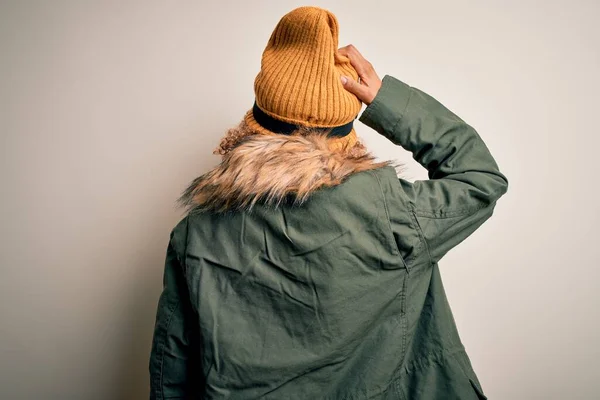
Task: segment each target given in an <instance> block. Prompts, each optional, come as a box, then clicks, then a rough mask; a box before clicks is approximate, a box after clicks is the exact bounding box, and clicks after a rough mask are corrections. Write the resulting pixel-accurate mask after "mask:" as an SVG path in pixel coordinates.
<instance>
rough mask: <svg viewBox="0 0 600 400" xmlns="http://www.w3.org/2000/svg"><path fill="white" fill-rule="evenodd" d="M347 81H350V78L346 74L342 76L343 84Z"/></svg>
mask: <svg viewBox="0 0 600 400" xmlns="http://www.w3.org/2000/svg"><path fill="white" fill-rule="evenodd" d="M346 82H348V78H346V77H345V76H342V85H345V84H346Z"/></svg>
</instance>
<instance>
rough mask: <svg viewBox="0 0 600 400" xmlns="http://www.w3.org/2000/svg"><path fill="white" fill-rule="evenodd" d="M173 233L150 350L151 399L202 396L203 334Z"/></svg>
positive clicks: (160, 399)
mask: <svg viewBox="0 0 600 400" xmlns="http://www.w3.org/2000/svg"><path fill="white" fill-rule="evenodd" d="M179 225H182V224H181V223H180V224H179ZM176 232H179V230H178V229H177V228H176V229H174V230H173V231H172V232H171V237H170V240H169V244H168V246H167V254H166V260H165V267H164V276H163V290H162V293H161V295H160V298H159V301H158V309H157V313H156V321H155V325H154V335H153V339H152V350H151V353H150V365H149V369H150V399H151V400H167V399H188V398H194V399H196V398H201V397H200V393H201V387H202V385H201V382H200V379H201V378H202V376H203V375H202V373H201V371H200V368H199V366H200V360H199V358H200V354H199V335H198V330H197V329H196V328H195V327H196V326H198V323H197V319H196V318H195V312H194V311H193V308H192V306H191V302H190V297H189V292H188V288H187V284H186V280H185V277H184V268H183V263H182V262H181V259H180V257H179V255H178V254H181V253H178V251H177V248H178V247H179V246H180V242H179V241H178V240H177V239H178V235H177V234H176Z"/></svg>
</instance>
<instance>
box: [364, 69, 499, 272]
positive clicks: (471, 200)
mask: <svg viewBox="0 0 600 400" xmlns="http://www.w3.org/2000/svg"><path fill="white" fill-rule="evenodd" d="M359 120H360V121H361V122H363V123H365V124H366V125H368V126H370V127H371V128H373V129H375V130H376V131H377V132H379V133H380V134H382V135H383V136H385V137H386V138H388V139H389V140H390V141H392V142H393V143H394V144H397V145H400V146H402V147H404V148H405V149H406V150H408V151H410V152H411V153H412V155H413V158H414V159H415V160H416V161H417V162H418V163H419V164H421V165H422V166H423V167H425V168H426V169H427V170H428V176H429V179H428V180H417V181H415V182H409V181H407V180H405V179H402V178H399V182H400V184H399V185H396V186H397V187H398V189H399V190H397V191H394V192H395V194H394V196H397V197H402V198H401V199H396V200H397V201H392V205H395V207H396V210H397V211H396V212H402V211H401V210H398V207H404V208H406V207H407V206H408V207H410V209H411V210H410V212H412V213H413V214H414V216H415V219H416V222H417V224H418V225H419V227H420V230H421V232H422V235H423V237H424V241H425V243H426V244H427V248H428V251H429V255H430V259H431V261H432V262H437V261H439V260H440V259H441V258H442V257H443V256H444V255H445V254H446V253H447V252H448V251H449V250H450V249H452V248H453V247H454V246H456V245H458V244H459V243H460V242H462V241H463V240H464V239H466V238H467V237H468V236H469V235H471V233H473V232H474V231H475V230H476V229H477V228H478V227H479V226H481V225H482V224H483V223H484V222H485V221H486V220H487V219H488V218H489V217H491V215H492V213H493V210H494V207H495V205H496V201H497V200H498V199H499V198H500V197H501V196H502V195H503V194H504V193H506V191H507V189H508V180H507V178H506V176H505V175H504V174H503V173H501V172H500V171H499V169H498V165H497V163H496V161H495V160H494V158H493V157H492V155H491V154H490V151H489V149H488V148H487V146H486V144H485V143H484V142H483V140H482V138H481V137H480V136H479V134H478V133H477V132H476V131H475V129H474V128H473V127H471V126H470V125H469V124H467V123H465V122H464V121H463V120H462V119H461V118H459V117H458V116H456V115H455V114H454V113H452V112H451V111H450V110H449V109H447V108H446V107H445V106H443V105H442V104H441V103H440V102H439V101H437V100H436V99H434V98H433V97H431V96H430V95H428V94H427V93H424V92H423V91H421V90H419V89H417V88H414V87H411V86H409V85H407V84H406V83H404V82H402V81H400V80H398V79H396V78H394V77H392V76H390V75H386V76H384V78H383V79H382V86H381V88H380V90H379V92H378V93H377V95H376V97H375V99H374V100H373V102H371V104H369V106H367V108H366V109H365V111H364V112H363V113H362V115H361V116H360V119H359ZM390 208H391V210H390V212H394V211H393V210H394V207H393V206H392V207H390ZM403 211H404V212H405V211H406V210H403ZM392 222H393V221H392ZM392 229H394V227H393V223H392Z"/></svg>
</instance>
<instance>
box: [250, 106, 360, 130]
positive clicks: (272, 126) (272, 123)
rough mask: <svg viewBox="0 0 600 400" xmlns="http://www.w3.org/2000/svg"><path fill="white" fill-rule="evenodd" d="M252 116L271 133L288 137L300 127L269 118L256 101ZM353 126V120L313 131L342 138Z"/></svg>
mask: <svg viewBox="0 0 600 400" xmlns="http://www.w3.org/2000/svg"><path fill="white" fill-rule="evenodd" d="M252 114H254V119H255V120H256V122H258V124H259V125H261V126H262V127H263V128H265V129H267V130H269V131H271V132H275V133H281V134H284V135H289V134H291V133H292V132H294V131H295V130H297V129H299V128H300V127H301V126H300V125H296V124H291V123H289V122H285V121H281V120H278V119H275V118H273V117H271V116H270V115H269V114H267V113H265V112H264V111H263V110H261V109H260V108H259V107H258V105H257V104H256V101H255V102H254V106H253V107H252ZM357 117H358V116H357ZM355 119H356V118H355ZM353 124H354V120H352V121H350V122H348V123H347V124H345V125H340V126H335V127H317V128H314V129H317V130H322V131H324V132H326V131H328V130H331V132H329V134H328V135H327V136H328V137H344V136H346V135H347V134H349V133H350V131H351V130H352V127H353Z"/></svg>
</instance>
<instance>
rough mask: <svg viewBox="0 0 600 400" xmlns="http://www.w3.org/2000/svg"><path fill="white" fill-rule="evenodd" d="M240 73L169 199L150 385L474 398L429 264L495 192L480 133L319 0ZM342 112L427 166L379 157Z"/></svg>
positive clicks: (476, 389) (321, 395) (291, 16)
mask: <svg viewBox="0 0 600 400" xmlns="http://www.w3.org/2000/svg"><path fill="white" fill-rule="evenodd" d="M254 89H255V103H254V105H253V107H252V109H250V110H249V111H248V112H247V113H246V114H245V116H244V118H243V119H242V121H241V122H240V124H239V125H237V126H235V127H234V128H231V129H229V130H228V131H227V133H226V135H225V136H224V137H223V138H222V140H221V143H220V145H219V146H218V148H217V149H216V150H215V152H216V153H217V154H220V155H221V162H220V164H219V165H217V166H215V167H214V168H213V169H211V170H210V171H208V172H206V173H205V174H202V175H201V176H199V177H197V178H196V179H194V180H193V181H192V182H191V183H190V184H189V186H188V187H187V188H186V189H185V190H184V191H182V193H181V197H180V198H179V199H178V200H179V202H180V204H181V205H182V206H184V205H185V206H187V213H186V215H185V216H184V217H183V218H182V219H181V220H180V221H179V222H178V223H177V225H176V226H175V227H174V228H173V230H172V231H171V235H170V241H169V243H168V246H167V253H166V261H165V270H164V289H163V292H162V294H161V296H160V300H159V303H158V308H157V315H156V325H155V329H154V337H153V342H152V350H151V356H150V364H149V367H150V381H151V384H150V386H151V394H150V397H151V398H152V399H175V398H177V399H180V398H181V399H182V398H198V399H200V398H202V399H228V398H230V399H462V400H465V399H467V400H468V399H485V398H486V395H485V394H484V391H483V389H482V386H481V384H480V381H479V379H478V377H477V375H476V373H475V371H474V369H473V367H472V364H471V362H470V359H469V356H468V355H467V352H466V348H465V346H464V345H463V343H462V341H461V339H460V337H459V334H458V330H457V327H456V324H455V321H454V319H453V315H452V311H451V308H450V306H449V304H448V300H447V297H446V294H445V292H444V287H443V285H442V280H441V276H440V270H439V267H438V262H439V261H440V259H442V257H444V255H445V254H447V253H448V251H449V250H451V249H452V248H454V247H455V246H457V245H458V244H459V243H461V242H462V241H463V240H465V239H466V238H467V237H468V236H470V235H471V234H472V233H473V232H474V231H475V230H476V229H477V228H478V227H479V226H481V225H482V224H483V223H484V222H485V221H486V220H488V219H489V218H490V217H491V216H492V213H493V210H494V208H495V206H496V203H497V201H498V199H499V198H500V197H501V196H502V195H503V194H504V193H506V192H507V188H508V180H507V178H506V176H505V175H504V174H503V173H501V172H500V171H499V168H498V165H497V163H496V161H495V160H494V158H493V157H492V155H491V154H490V151H489V149H488V147H487V146H486V144H485V143H484V141H483V140H482V138H481V137H480V135H479V134H478V133H477V132H476V130H475V129H474V128H473V127H472V126H470V125H469V124H467V123H466V122H464V121H463V120H462V119H461V118H459V117H458V116H457V115H455V114H454V113H453V112H451V111H450V110H449V109H448V108H446V107H445V106H444V105H442V104H441V103H440V102H439V101H437V100H436V99H434V98H433V97H432V96H431V95H429V94H427V93H425V92H423V91H422V90H419V89H417V88H415V87H412V86H410V85H408V84H407V83H405V82H403V81H401V80H400V79H398V78H396V77H393V76H391V75H385V76H384V77H383V79H380V78H379V76H378V74H377V73H376V71H375V69H374V67H373V65H372V64H371V63H370V62H369V61H367V60H366V59H365V58H364V57H363V56H362V54H361V53H360V52H359V51H358V50H357V48H356V47H355V46H353V45H347V46H345V47H341V48H338V22H337V19H336V17H335V15H334V14H333V13H331V12H330V11H328V10H325V9H322V8H318V7H308V6H306V7H299V8H297V9H294V10H292V11H290V12H289V13H287V14H286V15H284V16H283V18H282V19H281V20H280V21H279V23H278V24H277V26H276V28H275V30H274V31H273V33H272V35H271V37H270V39H269V42H268V44H267V47H266V48H265V51H264V53H263V57H262V61H261V70H260V72H259V74H258V75H257V77H256V80H255V82H254ZM363 104H365V105H366V108H365V109H364V111H363V113H362V114H361V115H360V117H358V113H359V112H360V110H361V106H362V105H363ZM355 119H358V120H359V121H360V122H362V123H364V124H366V125H367V126H369V127H370V128H372V129H374V130H375V131H377V132H378V133H379V134H381V135H383V136H384V137H386V138H387V139H389V141H391V142H392V143H393V144H394V145H399V146H402V147H403V148H404V149H406V150H408V151H410V152H411V153H412V155H413V158H414V159H415V160H416V161H417V162H418V163H420V164H421V165H422V166H423V167H425V168H426V169H427V170H428V177H429V179H425V180H416V181H414V182H410V181H408V180H406V179H404V178H402V177H399V176H398V172H397V170H396V168H397V167H398V164H394V163H393V162H390V161H376V159H375V157H374V156H373V155H372V154H371V153H370V152H369V151H368V149H367V148H366V146H365V145H364V143H362V141H361V140H360V139H359V138H358V136H357V135H356V131H355V127H354V125H353V123H354V121H355Z"/></svg>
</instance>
